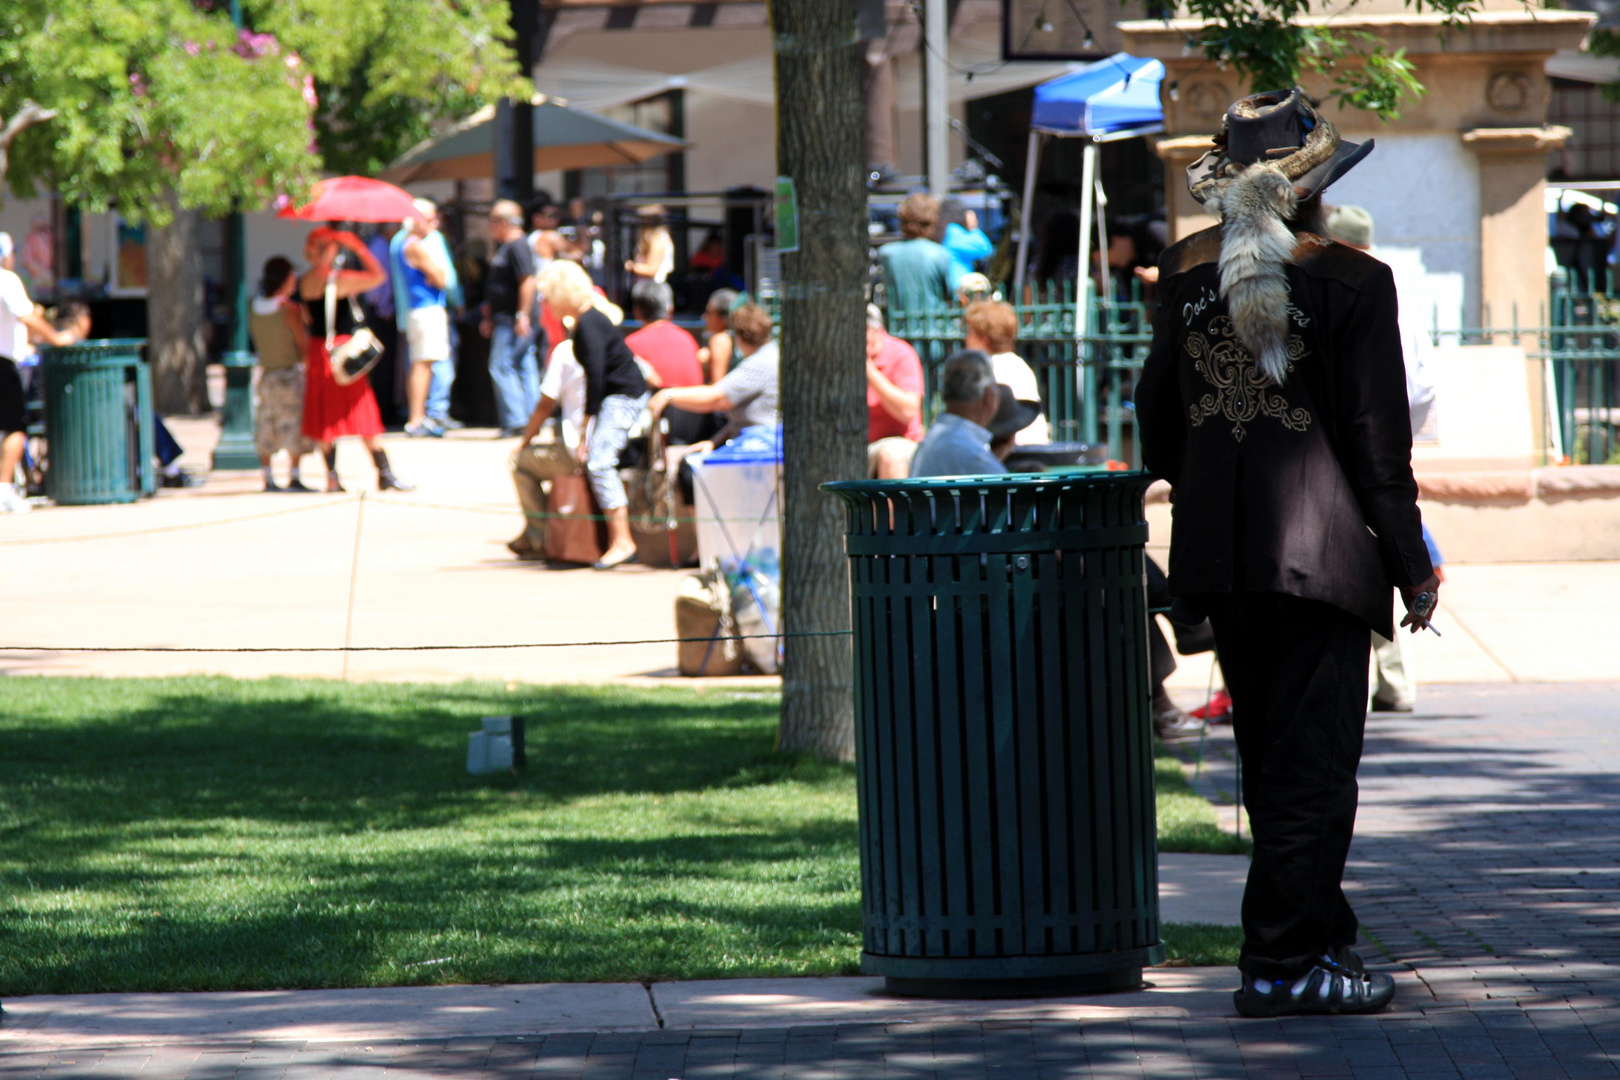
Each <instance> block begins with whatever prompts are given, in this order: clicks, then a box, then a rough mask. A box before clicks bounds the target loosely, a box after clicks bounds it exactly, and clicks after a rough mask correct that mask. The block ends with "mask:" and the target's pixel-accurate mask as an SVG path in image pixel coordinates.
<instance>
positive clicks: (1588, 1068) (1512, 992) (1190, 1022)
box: [0, 684, 1620, 1080]
mask: <svg viewBox="0 0 1620 1080" xmlns="http://www.w3.org/2000/svg"><path fill="white" fill-rule="evenodd" d="M1229 747H1230V737H1229V736H1228V735H1221V736H1217V737H1216V738H1215V739H1213V740H1212V741H1211V743H1210V745H1209V746H1208V747H1206V761H1207V762H1208V763H1209V765H1210V768H1209V770H1208V771H1207V772H1206V774H1205V776H1204V778H1203V780H1204V782H1205V783H1208V784H1211V785H1213V786H1214V787H1216V788H1221V787H1223V786H1224V787H1225V789H1226V790H1230V789H1231V781H1232V777H1231V775H1230V765H1229V761H1228V760H1227V757H1226V753H1225V752H1226V751H1227V750H1228V749H1229ZM1362 780H1363V783H1362V806H1363V811H1362V815H1361V825H1360V829H1359V830H1358V838H1357V842H1356V845H1355V847H1354V849H1353V851H1352V853H1351V869H1350V876H1351V879H1352V880H1351V887H1352V889H1353V890H1354V897H1353V899H1354V900H1355V902H1356V904H1357V907H1358V911H1359V912H1360V914H1361V915H1362V918H1363V921H1364V924H1365V929H1366V937H1367V938H1368V939H1369V940H1370V942H1371V944H1369V945H1368V947H1367V948H1366V949H1365V950H1364V951H1365V952H1366V954H1367V956H1368V959H1369V961H1372V962H1375V963H1384V964H1388V965H1392V966H1396V967H1397V968H1398V969H1399V970H1401V971H1402V973H1403V977H1402V984H1403V989H1402V996H1401V998H1400V999H1399V1008H1398V1009H1396V1010H1394V1011H1392V1012H1390V1013H1388V1014H1386V1015H1384V1016H1381V1017H1376V1018H1372V1017H1344V1018H1333V1019H1318V1018H1308V1019H1294V1020H1287V1021H1253V1020H1237V1019H1232V1018H1228V1017H1226V1016H1219V1015H1205V1012H1204V1010H1192V1011H1190V1012H1189V1015H1187V1016H1185V1017H1182V1018H1165V1017H1163V1016H1155V1017H1140V1018H1131V1017H1122V1018H1119V1019H1106V1020H1089V1019H1088V1020H1082V1021H1079V1022H1075V1021H1067V1022H1057V1021H995V1022H962V1023H949V1024H905V1025H895V1024H889V1025H878V1024H864V1025H846V1026H837V1027H803V1026H794V1017H792V1016H783V1018H782V1024H781V1026H780V1027H771V1028H752V1029H743V1030H729V1031H715V1030H701V1031H677V1030H662V1031H649V1032H644V1033H631V1034H623V1033H620V1034H589V1033H587V1034H572V1035H552V1036H547V1037H539V1036H536V1037H533V1038H527V1039H518V1038H505V1039H483V1040H477V1039H438V1040H430V1041H415V1042H413V1041H409V1039H408V1036H409V1034H410V1033H409V1032H401V1036H402V1039H401V1040H400V1041H397V1042H376V1043H372V1044H367V1045H359V1044H345V1045H330V1044H327V1045H322V1044H313V1043H258V1044H240V1043H239V1044H230V1043H219V1042H216V1043H211V1044H209V1045H206V1046H173V1045H166V1046H153V1047H145V1048H143V1047H120V1048H109V1049H107V1050H105V1051H93V1050H87V1049H83V1048H74V1049H72V1050H67V1049H62V1050H59V1051H55V1052H52V1051H49V1050H47V1049H44V1048H36V1049H34V1050H29V1049H28V1048H27V1047H18V1046H16V1044H12V1047H8V1048H6V1049H0V1076H3V1077H5V1078H6V1080H10V1078H12V1077H34V1076H50V1077H118V1078H125V1077H135V1076H139V1077H141V1078H142V1080H147V1078H156V1080H182V1078H184V1080H200V1078H210V1080H212V1078H220V1080H224V1078H237V1080H248V1078H252V1080H261V1078H262V1080H269V1078H272V1077H274V1078H280V1080H314V1078H317V1077H328V1076H334V1077H342V1078H343V1080H358V1078H369V1077H390V1078H392V1077H421V1078H426V1077H434V1078H441V1077H452V1076H454V1077H489V1078H492V1080H494V1078H499V1080H516V1078H518V1077H571V1078H576V1077H577V1078H581V1080H586V1078H589V1080H610V1078H622V1080H672V1078H678V1080H697V1078H700V1077H704V1078H706V1077H747V1078H749V1080H754V1078H766V1077H770V1078H783V1080H787V1078H792V1080H812V1078H814V1080H820V1078H832V1077H839V1078H843V1077H851V1078H866V1077H874V1078H876V1077H896V1078H917V1080H924V1078H935V1080H958V1078H960V1080H968V1078H979V1077H983V1078H989V1077H1005V1078H1009V1080H1022V1078H1031V1080H1035V1078H1045V1077H1160V1076H1165V1077H1222V1078H1224V1077H1244V1076H1247V1077H1257V1078H1259V1077H1266V1078H1269V1077H1279V1078H1280V1077H1316V1076H1322V1077H1350V1078H1355V1080H1384V1078H1393V1077H1418V1078H1425V1080H1426V1078H1430V1077H1435V1078H1443V1077H1458V1078H1470V1080H1472V1078H1480V1080H1494V1078H1498V1077H1501V1078H1508V1077H1515V1078H1542V1077H1547V1078H1559V1077H1570V1078H1578V1077H1614V1076H1616V1075H1617V1073H1620V1069H1617V1066H1620V685H1615V684H1609V685H1591V684H1586V685H1579V684H1577V685H1569V684H1565V685H1556V686H1555V685H1548V684H1540V685H1536V684H1517V685H1510V686H1500V685H1499V686H1489V687H1486V686H1478V687H1472V686H1451V687H1436V688H1430V689H1426V691H1425V698H1424V701H1423V704H1422V707H1421V708H1420V710H1419V711H1418V712H1417V713H1416V714H1414V715H1411V716H1405V717H1389V716H1379V717H1376V718H1375V719H1374V721H1373V722H1372V724H1371V726H1370V727H1369V734H1368V741H1367V754H1366V758H1365V761H1364V765H1363V769H1362ZM1380 951H1382V952H1383V953H1384V955H1382V956H1380V955H1379V953H1380ZM1425 988H1426V990H1427V992H1425ZM0 1045H3V1044H0Z"/></svg>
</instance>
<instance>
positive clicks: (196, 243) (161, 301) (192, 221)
mask: <svg viewBox="0 0 1620 1080" xmlns="http://www.w3.org/2000/svg"><path fill="white" fill-rule="evenodd" d="M168 200H169V207H170V210H171V211H172V212H173V214H174V220H173V221H171V222H170V223H169V224H168V225H165V226H163V227H162V228H153V227H151V226H148V227H147V230H146V233H147V242H146V272H147V286H148V287H147V293H146V324H147V336H148V340H149V342H150V346H151V355H152V376H153V378H152V396H153V400H154V402H155V404H156V405H157V409H158V412H161V413H190V414H198V413H204V412H207V411H208V384H207V380H206V378H205V373H204V370H203V365H204V364H205V363H206V362H207V360H208V324H207V314H208V313H207V306H206V304H205V300H204V291H203V264H202V251H201V249H200V238H199V237H198V235H197V234H198V231H199V230H198V223H199V217H198V215H197V213H196V211H193V210H182V209H180V206H179V200H178V198H177V197H176V195H175V193H174V192H172V191H171V192H170V193H169V195H168Z"/></svg>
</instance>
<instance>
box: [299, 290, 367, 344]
mask: <svg viewBox="0 0 1620 1080" xmlns="http://www.w3.org/2000/svg"><path fill="white" fill-rule="evenodd" d="M298 299H300V300H303V301H304V307H305V308H306V309H307V310H308V311H309V336H310V337H312V338H316V339H318V340H320V341H325V340H326V290H325V289H324V288H323V289H322V290H321V295H319V296H317V297H316V298H315V299H313V300H304V295H303V294H302V293H299V294H298ZM333 321H334V322H336V323H337V336H338V337H346V336H347V335H349V334H352V333H354V329H355V327H356V326H357V325H359V324H358V323H356V322H355V320H354V309H353V308H351V307H350V306H349V300H348V298H347V297H343V296H340V297H338V301H337V310H336V312H335V318H334V319H333Z"/></svg>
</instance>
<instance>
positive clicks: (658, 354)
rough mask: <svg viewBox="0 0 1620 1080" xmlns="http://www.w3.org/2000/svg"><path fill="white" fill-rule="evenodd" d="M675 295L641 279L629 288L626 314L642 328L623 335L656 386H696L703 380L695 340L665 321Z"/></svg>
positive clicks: (652, 282)
mask: <svg viewBox="0 0 1620 1080" xmlns="http://www.w3.org/2000/svg"><path fill="white" fill-rule="evenodd" d="M674 303H675V294H674V293H673V292H671V291H670V288H669V286H668V285H665V284H664V283H663V282H661V281H654V280H652V279H651V278H642V279H641V280H640V281H637V282H636V284H635V287H634V288H632V289H631V290H630V313H631V314H632V315H633V316H634V317H635V318H636V319H637V320H638V321H639V322H641V323H642V327H641V329H639V330H636V331H634V332H632V333H629V334H626V335H625V336H624V343H625V344H626V345H628V346H630V351H631V352H633V353H635V354H636V356H638V357H640V358H641V359H643V360H645V361H647V363H648V364H651V365H652V369H653V378H652V379H650V380H649V381H650V382H651V383H652V384H653V385H654V386H655V387H656V388H658V389H663V388H664V387H675V386H696V385H697V384H699V383H701V382H702V381H703V368H702V366H701V365H700V364H699V363H698V343H697V339H696V338H694V337H693V336H692V335H691V334H688V333H687V332H686V331H685V330H682V329H681V328H680V327H678V326H676V325H675V324H674V323H672V322H670V321H669V310H670V307H671V306H672V305H673V304H674Z"/></svg>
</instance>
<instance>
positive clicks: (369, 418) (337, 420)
mask: <svg viewBox="0 0 1620 1080" xmlns="http://www.w3.org/2000/svg"><path fill="white" fill-rule="evenodd" d="M345 248H347V249H348V250H350V251H352V252H354V254H355V256H356V257H357V258H358V259H359V260H360V267H361V268H360V269H359V270H334V268H333V263H334V262H335V261H336V260H337V257H338V254H339V253H340V252H341V251H342V250H343V249H345ZM304 258H305V259H306V260H308V262H309V269H308V270H305V271H304V273H303V276H301V277H300V278H299V279H298V299H300V300H302V301H303V302H304V311H305V315H306V321H307V323H308V326H309V344H308V346H307V348H306V350H305V361H306V365H307V368H308V371H307V378H306V379H305V383H304V434H305V435H306V436H308V437H309V438H310V439H312V440H314V441H315V442H316V443H317V444H319V445H320V448H321V456H322V457H323V458H325V459H326V490H327V491H342V490H343V484H342V482H341V481H340V480H339V479H338V474H337V445H336V443H337V440H338V439H339V438H341V437H342V436H344V435H358V436H360V439H361V441H362V442H364V443H365V444H366V449H367V450H370V451H371V459H372V460H373V461H374V462H376V463H377V488H378V490H380V491H388V490H390V489H392V490H394V491H411V490H413V489H414V485H412V484H407V483H405V482H404V481H402V480H400V479H399V478H398V477H396V476H395V475H394V470H393V469H391V468H389V465H388V454H387V452H386V451H384V450H383V448H382V443H381V442H380V441H379V437H380V436H381V435H382V433H383V424H382V413H380V412H379V411H378V409H377V398H376V395H374V394H373V393H372V392H371V380H370V379H365V378H361V379H356V380H355V381H354V382H352V383H350V384H349V385H348V386H339V385H338V384H337V380H335V379H333V378H332V364H331V360H330V358H329V355H328V353H327V351H326V284H327V280H328V278H330V279H332V281H333V282H334V283H335V285H336V287H337V299H338V303H337V304H336V305H335V311H336V318H335V320H334V322H335V324H336V325H335V327H334V329H335V330H336V335H335V336H334V338H333V341H332V344H333V345H334V346H336V345H341V344H342V343H343V342H344V341H345V340H347V339H348V337H349V335H351V334H352V333H354V330H355V322H354V315H353V314H352V312H351V311H350V308H349V302H348V298H349V297H351V296H353V295H355V294H356V293H363V292H365V291H366V290H367V289H374V288H376V287H377V286H378V285H381V284H383V283H384V282H385V281H387V280H388V275H387V273H385V272H384V270H383V268H382V265H381V264H380V263H378V262H377V259H376V256H374V255H372V254H371V252H370V251H368V250H367V249H366V245H365V244H363V243H361V241H360V238H359V237H358V236H356V235H354V233H352V232H341V231H339V230H337V229H329V228H326V227H324V226H323V227H321V228H319V229H316V230H315V231H314V232H312V233H310V234H309V239H308V240H306V241H305V242H304Z"/></svg>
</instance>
